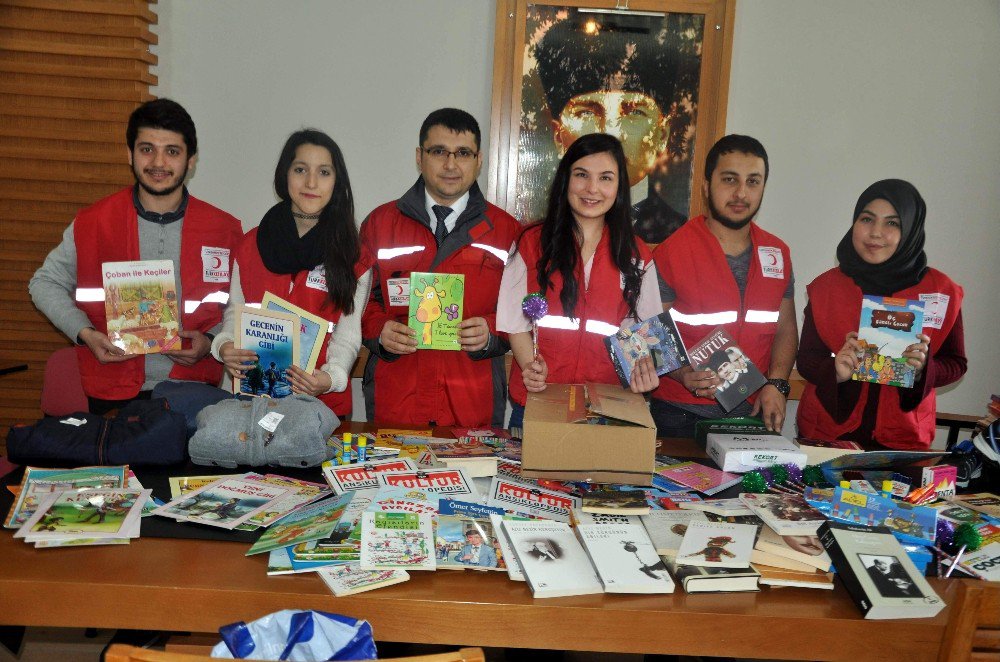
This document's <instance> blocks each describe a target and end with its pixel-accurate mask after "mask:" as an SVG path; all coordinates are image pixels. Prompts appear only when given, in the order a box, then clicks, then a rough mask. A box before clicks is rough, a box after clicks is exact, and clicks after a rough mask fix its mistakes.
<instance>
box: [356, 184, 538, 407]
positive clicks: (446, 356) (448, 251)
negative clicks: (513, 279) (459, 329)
mask: <svg viewBox="0 0 1000 662" xmlns="http://www.w3.org/2000/svg"><path fill="white" fill-rule="evenodd" d="M469 194H470V198H469V204H468V207H467V208H466V210H465V212H464V213H463V214H462V216H461V218H459V219H458V222H457V223H456V225H455V229H454V230H453V231H452V232H451V233H449V234H448V236H447V237H446V239H445V241H444V243H443V245H442V246H441V249H440V250H439V249H438V247H437V243H436V242H435V240H434V234H433V233H432V232H431V230H430V226H429V220H428V219H427V212H426V209H425V198H424V186H423V181H422V180H418V182H417V183H416V184H415V185H414V186H413V187H412V188H411V189H410V190H409V191H407V192H406V193H405V194H404V195H403V197H402V198H400V199H399V200H397V201H396V202H390V203H386V204H384V205H382V206H380V207H378V208H377V209H375V210H374V211H373V212H372V213H371V214H370V215H369V216H368V218H367V219H366V220H365V222H364V224H363V225H362V226H361V242H362V250H363V251H364V252H366V254H368V255H369V256H370V258H371V259H372V260H373V261H374V267H373V269H372V295H371V301H370V302H369V304H368V307H367V308H366V309H365V314H364V317H363V318H362V324H361V330H362V337H363V338H364V339H365V345H366V346H367V347H368V348H369V350H371V351H372V353H371V358H370V359H369V362H368V365H367V366H366V367H365V378H364V389H365V405H366V408H367V412H368V419H369V420H374V421H375V422H377V423H391V424H414V425H427V424H428V423H436V424H437V425H461V426H477V425H488V424H491V423H493V424H498V425H502V424H503V415H504V412H505V410H506V391H507V389H506V377H505V370H504V357H503V355H504V354H505V353H506V352H507V349H508V347H507V343H506V340H505V339H504V340H503V341H502V342H499V343H497V342H492V343H491V345H492V348H491V346H489V345H488V346H487V349H486V350H484V351H482V352H479V353H477V354H476V355H475V357H473V356H472V355H470V354H469V353H468V352H462V351H457V352H456V351H441V350H417V351H416V353H414V354H408V355H403V356H398V357H397V356H395V355H392V354H389V353H387V352H385V350H384V349H382V347H381V345H379V343H378V338H379V335H380V334H381V333H382V327H383V326H384V325H385V322H386V321H387V320H393V321H396V322H400V323H401V324H406V319H407V314H408V307H409V304H408V301H407V300H408V297H407V296H403V297H400V296H399V295H400V294H401V292H403V289H402V288H401V286H400V285H399V283H400V281H399V280H397V279H407V278H409V276H410V272H412V271H427V272H436V273H449V274H464V275H465V302H464V318H465V319H469V318H472V317H483V318H485V319H486V322H487V324H488V325H489V327H490V332H491V333H493V334H496V305H497V299H498V295H499V291H500V278H501V276H502V275H503V267H504V263H505V262H506V260H507V254H508V251H509V250H510V247H511V245H512V244H513V243H514V239H515V238H516V236H517V233H518V232H519V231H520V225H519V224H518V222H517V221H516V220H514V218H513V217H512V216H511V215H510V214H508V213H506V212H505V211H503V210H502V209H500V208H498V207H495V206H493V205H491V204H489V203H487V202H486V199H485V198H483V195H482V193H480V191H479V187H478V186H476V185H473V187H472V189H471V190H470V191H469ZM390 280H392V281H393V285H392V286H391V287H390V282H389V281H390ZM404 282H405V281H404ZM405 289H407V290H408V285H407V286H406V288H405ZM407 294H408V293H407ZM487 359H489V360H487Z"/></svg>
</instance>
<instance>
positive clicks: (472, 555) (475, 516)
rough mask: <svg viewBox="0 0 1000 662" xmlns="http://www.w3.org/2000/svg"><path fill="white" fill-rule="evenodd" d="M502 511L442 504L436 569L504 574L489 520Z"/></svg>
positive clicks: (467, 503)
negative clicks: (500, 571)
mask: <svg viewBox="0 0 1000 662" xmlns="http://www.w3.org/2000/svg"><path fill="white" fill-rule="evenodd" d="M503 514H504V510H503V508H491V507H489V506H484V505H482V504H478V503H470V502H467V501H447V500H445V501H441V502H440V504H439V512H438V517H437V529H436V533H435V539H434V551H435V556H436V558H437V561H436V564H437V567H438V569H441V568H452V569H461V570H464V569H470V568H471V569H473V570H506V568H507V566H506V564H505V563H504V558H503V550H502V549H501V548H500V541H499V538H498V534H497V532H496V531H495V530H494V529H493V523H492V522H491V521H490V516H491V515H495V516H499V517H502V516H503Z"/></svg>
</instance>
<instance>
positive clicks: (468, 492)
mask: <svg viewBox="0 0 1000 662" xmlns="http://www.w3.org/2000/svg"><path fill="white" fill-rule="evenodd" d="M376 478H377V479H378V484H379V487H405V488H408V489H410V488H417V489H421V490H426V491H428V492H432V493H434V494H437V495H439V496H441V497H450V498H452V499H464V500H466V501H478V500H479V492H478V491H477V490H476V486H475V484H474V483H473V482H472V478H470V477H469V475H468V474H467V473H465V472H464V471H462V470H461V469H416V470H410V471H391V472H388V471H387V472H382V473H378V474H376Z"/></svg>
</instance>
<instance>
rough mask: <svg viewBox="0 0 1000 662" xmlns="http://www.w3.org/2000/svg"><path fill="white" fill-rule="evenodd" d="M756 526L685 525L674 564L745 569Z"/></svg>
mask: <svg viewBox="0 0 1000 662" xmlns="http://www.w3.org/2000/svg"><path fill="white" fill-rule="evenodd" d="M756 536H757V527H756V526H754V525H752V524H729V523H726V522H699V521H697V520H693V521H691V522H688V526H687V531H685V532H684V538H683V539H682V540H681V546H680V549H678V550H677V562H678V563H680V564H682V565H701V566H705V567H710V568H749V567H750V552H751V550H753V542H754V538H756Z"/></svg>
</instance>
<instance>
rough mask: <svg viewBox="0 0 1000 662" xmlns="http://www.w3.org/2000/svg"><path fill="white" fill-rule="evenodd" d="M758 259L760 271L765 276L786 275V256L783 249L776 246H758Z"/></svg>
mask: <svg viewBox="0 0 1000 662" xmlns="http://www.w3.org/2000/svg"><path fill="white" fill-rule="evenodd" d="M757 259H759V260H760V273H761V275H763V276H764V278H784V277H785V257H784V256H783V255H782V254H781V249H780V248H777V247H775V246H758V247H757Z"/></svg>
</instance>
